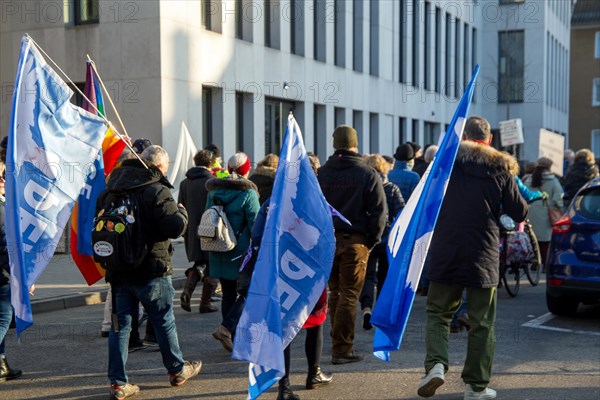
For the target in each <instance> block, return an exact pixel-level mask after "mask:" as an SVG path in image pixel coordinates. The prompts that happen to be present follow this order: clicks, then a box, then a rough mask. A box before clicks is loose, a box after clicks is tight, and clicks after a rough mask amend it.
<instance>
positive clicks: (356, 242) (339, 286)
mask: <svg viewBox="0 0 600 400" xmlns="http://www.w3.org/2000/svg"><path fill="white" fill-rule="evenodd" d="M333 148H334V149H335V152H334V153H333V155H332V156H330V157H329V159H328V160H327V162H325V164H324V165H323V166H322V167H321V168H319V171H318V175H317V179H318V181H319V185H320V186H321V190H322V191H323V195H324V196H325V199H326V200H327V201H328V202H329V204H331V205H332V206H333V207H334V208H335V209H336V210H338V211H339V212H340V213H341V214H342V215H343V216H344V217H346V218H347V219H348V220H349V221H350V223H351V224H352V225H348V224H347V223H346V222H344V221H342V220H341V219H340V218H338V217H334V220H333V225H334V228H335V239H336V246H335V256H334V259H333V266H332V269H331V275H330V277H329V291H330V296H331V297H330V299H329V300H330V301H329V315H330V317H331V338H332V348H331V362H332V363H333V364H346V363H353V362H357V361H361V360H362V359H363V355H362V354H360V353H359V352H357V351H355V350H354V348H353V347H354V325H355V322H356V314H357V304H358V298H359V296H360V292H361V291H362V288H363V285H364V280H365V273H366V270H367V260H368V259H369V253H370V251H371V249H372V248H373V247H374V246H375V245H376V244H377V243H379V241H380V240H381V235H382V233H383V230H384V228H385V220H386V217H387V205H386V200H385V193H384V191H383V184H382V182H381V178H380V177H379V176H378V174H377V172H376V171H375V170H374V169H373V168H371V167H370V166H368V165H367V164H366V163H365V161H364V159H363V158H362V157H361V155H360V154H358V136H357V133H356V130H355V129H354V128H352V127H351V126H348V125H340V126H338V127H337V128H335V130H334V131H333Z"/></svg>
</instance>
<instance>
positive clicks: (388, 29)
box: [0, 0, 571, 161]
mask: <svg viewBox="0 0 600 400" xmlns="http://www.w3.org/2000/svg"><path fill="white" fill-rule="evenodd" d="M0 7H2V10H1V18H2V21H1V22H2V23H1V26H0V35H1V37H0V59H1V60H2V69H1V70H0V78H1V80H2V82H4V83H3V96H2V103H1V104H2V106H1V110H0V127H1V128H0V129H2V130H4V129H6V126H7V124H8V118H9V114H10V98H11V85H12V84H13V80H14V76H15V69H16V65H17V60H18V49H19V42H20V38H21V36H22V35H23V34H24V33H25V32H28V33H29V34H30V35H31V36H32V37H33V38H34V39H35V40H36V41H37V42H38V43H39V44H40V46H42V47H43V48H44V50H45V51H46V52H47V53H48V54H49V55H50V56H51V57H52V58H53V59H54V60H55V61H56V62H57V63H58V64H59V65H60V66H61V68H63V69H64V71H65V72H66V73H67V74H68V75H69V76H70V77H71V78H72V79H73V81H74V82H75V83H76V84H78V85H81V84H82V83H83V81H84V80H85V75H84V71H85V68H84V66H85V55H86V54H90V56H91V57H92V58H93V59H94V60H95V62H96V64H97V67H98V70H99V72H100V74H101V76H102V78H103V79H104V80H105V83H106V85H107V86H108V88H109V91H112V93H113V98H114V100H115V103H116V104H117V107H118V109H119V110H120V113H121V115H122V117H123V120H124V122H125V125H126V126H127V129H128V131H129V134H130V135H131V136H132V137H134V138H138V137H146V138H149V139H151V140H152V141H153V142H155V143H161V144H162V145H163V146H164V147H165V148H166V149H167V150H168V151H169V152H171V153H172V154H173V152H174V151H175V149H176V146H177V137H178V135H179V130H180V126H181V122H182V121H183V122H185V123H186V125H187V126H188V128H189V130H190V132H191V134H192V136H193V138H194V141H195V143H196V145H197V146H198V147H202V146H205V145H206V144H208V143H211V142H213V143H215V144H217V145H218V146H219V147H221V149H222V152H223V154H224V156H225V157H224V158H227V157H228V156H229V155H231V154H232V153H233V152H235V151H236V150H242V149H243V150H244V151H246V152H247V153H248V154H249V155H250V156H251V159H252V160H253V161H258V160H259V159H260V158H262V157H263V156H264V155H265V154H266V153H269V152H278V151H279V145H280V142H281V139H282V135H283V130H284V129H285V119H286V116H287V114H288V111H289V110H293V112H294V114H295V116H296V118H297V119H298V122H299V124H300V127H301V128H302V130H303V133H304V138H305V143H306V147H307V150H309V151H313V152H316V153H317V154H319V156H320V158H321V160H324V159H325V158H326V157H327V155H329V154H331V152H332V139H331V132H332V131H333V129H334V127H335V126H336V125H339V124H342V123H346V124H351V125H353V126H354V127H356V128H357V130H358V132H359V136H360V137H359V140H360V144H359V146H360V151H361V152H365V153H371V152H381V153H383V154H392V153H393V152H394V149H395V147H396V146H397V145H398V144H400V143H402V142H404V141H406V140H413V141H416V142H418V143H420V144H421V145H424V144H426V143H433V142H435V141H437V139H438V137H439V135H440V133H441V132H443V131H444V130H445V129H446V127H447V125H448V124H449V123H450V120H451V118H452V115H453V113H454V110H455V108H456V105H457V99H458V98H459V97H460V96H461V94H462V91H463V90H464V87H465V84H466V82H468V80H469V78H470V75H471V72H472V70H473V68H474V66H475V64H476V63H479V64H481V73H480V78H479V82H478V87H477V89H476V94H475V99H474V103H473V105H472V108H471V113H472V114H481V115H484V116H486V117H488V118H489V119H490V122H491V123H492V125H493V126H497V125H498V122H499V121H500V120H503V119H506V118H507V117H508V118H517V117H520V118H522V119H523V128H524V131H525V144H524V146H522V149H521V150H520V152H521V155H522V156H523V157H524V158H526V159H536V158H537V155H538V154H537V146H538V141H537V135H538V131H539V129H540V128H546V129H550V130H553V131H555V132H561V133H563V134H567V132H568V123H567V121H568V118H567V116H568V102H567V100H566V99H567V98H568V97H567V96H568V81H569V73H568V54H569V21H570V12H571V11H570V7H569V6H568V2H565V1H559V0H551V1H544V0H528V1H524V0H499V1H497V0H487V1H479V2H473V1H458V2H456V1H453V2H450V1H448V2H446V1H440V2H433V1H423V0H410V1H388V0H386V1H363V0H354V1H346V0H306V1H304V0H226V1H218V0H216V1H215V0H213V1H186V0H180V1H178V0H169V1H160V2H159V1H156V0H145V1H127V2H115V1H112V0H111V1H108V0H107V1H104V0H100V1H98V0H64V1H63V0H47V1H27V2H2V3H0ZM500 47H502V50H499V48H500ZM508 50H510V51H508ZM507 55H509V56H507ZM507 66H508V67H507ZM500 86H501V87H502V88H508V89H505V90H499V87H500ZM506 98H510V99H511V102H510V103H509V111H507V110H506V109H507V107H506V104H505V103H499V99H500V101H504V99H506ZM109 116H110V113H109ZM111 119H112V120H115V118H114V117H112V118H111ZM4 135H5V133H4V132H2V136H4Z"/></svg>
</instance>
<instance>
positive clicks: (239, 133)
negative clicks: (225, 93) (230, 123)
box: [235, 92, 244, 151]
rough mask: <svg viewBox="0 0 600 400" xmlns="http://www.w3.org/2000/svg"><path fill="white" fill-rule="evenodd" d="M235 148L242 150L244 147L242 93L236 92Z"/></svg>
mask: <svg viewBox="0 0 600 400" xmlns="http://www.w3.org/2000/svg"><path fill="white" fill-rule="evenodd" d="M235 131H236V132H235V133H236V134H235V141H236V143H235V148H236V150H240V151H241V150H242V149H243V148H244V94H243V93H242V92H237V93H236V94H235Z"/></svg>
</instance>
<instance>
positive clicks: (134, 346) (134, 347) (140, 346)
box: [128, 340, 148, 353]
mask: <svg viewBox="0 0 600 400" xmlns="http://www.w3.org/2000/svg"><path fill="white" fill-rule="evenodd" d="M147 347H148V345H146V344H145V343H144V342H143V341H141V340H140V341H139V342H133V343H131V342H130V343H129V350H128V352H129V353H133V352H134V351H138V350H144V349H145V348H147Z"/></svg>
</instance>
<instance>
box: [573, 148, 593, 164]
mask: <svg viewBox="0 0 600 400" xmlns="http://www.w3.org/2000/svg"><path fill="white" fill-rule="evenodd" d="M575 162H576V163H580V162H585V163H586V164H589V165H594V164H595V163H596V159H595V157H594V153H592V151H591V150H590V149H581V150H577V153H575Z"/></svg>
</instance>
